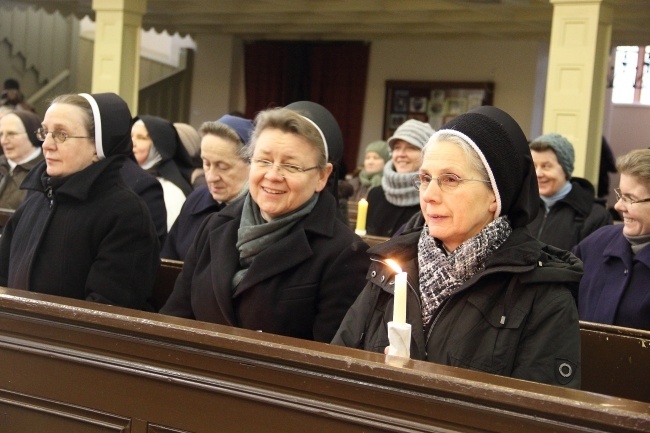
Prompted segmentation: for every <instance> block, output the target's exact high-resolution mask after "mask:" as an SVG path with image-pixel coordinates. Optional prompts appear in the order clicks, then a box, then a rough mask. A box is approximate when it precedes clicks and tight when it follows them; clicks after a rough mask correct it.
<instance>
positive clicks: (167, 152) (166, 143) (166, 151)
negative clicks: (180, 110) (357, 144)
mask: <svg viewBox="0 0 650 433" xmlns="http://www.w3.org/2000/svg"><path fill="white" fill-rule="evenodd" d="M134 120H135V121H137V120H142V122H144V125H145V126H146V127H147V132H148V133H149V136H150V137H151V140H152V141H153V145H154V146H155V148H156V150H157V151H158V153H160V156H161V158H162V160H161V161H160V163H158V164H156V166H155V167H154V170H155V172H156V173H152V174H154V175H156V176H160V177H163V178H165V179H167V180H169V181H170V182H172V183H174V184H175V185H176V186H177V187H179V188H180V189H181V191H183V193H184V194H185V195H186V196H187V195H189V194H190V193H191V192H192V186H191V176H192V171H193V170H194V166H193V165H192V159H191V158H190V155H189V153H187V150H186V149H185V146H183V144H182V143H181V140H180V138H179V136H178V132H177V131H176V128H174V125H173V124H172V123H171V122H170V121H168V120H165V119H163V118H162V117H158V116H149V115H141V116H138V117H136V118H135V119H134Z"/></svg>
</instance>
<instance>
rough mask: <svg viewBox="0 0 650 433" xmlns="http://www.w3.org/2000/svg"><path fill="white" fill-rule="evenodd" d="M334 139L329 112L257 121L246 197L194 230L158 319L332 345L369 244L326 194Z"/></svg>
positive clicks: (268, 115)
mask: <svg viewBox="0 0 650 433" xmlns="http://www.w3.org/2000/svg"><path fill="white" fill-rule="evenodd" d="M320 108H321V109H322V107H320ZM336 137H340V130H339V129H338V125H337V123H336V121H335V120H334V118H333V117H332V115H331V114H330V113H329V112H327V111H322V110H318V111H313V112H309V111H304V112H302V111H301V112H297V111H294V110H293V109H291V110H290V109H286V108H278V109H272V110H267V111H263V112H261V113H260V114H259V115H258V116H257V118H256V119H255V130H254V131H253V135H252V139H251V144H250V146H249V155H250V161H251V166H250V173H249V188H250V191H249V193H248V194H247V195H246V196H244V197H242V198H241V199H239V200H237V201H235V202H233V203H231V204H229V205H228V206H227V207H225V208H224V209H223V210H222V211H220V212H219V213H218V214H213V215H211V216H210V217H208V219H206V221H205V222H204V223H203V225H202V226H201V228H199V231H198V234H197V237H196V238H195V239H194V242H193V244H192V246H191V247H190V249H189V251H188V254H187V256H186V258H185V263H184V266H183V271H182V272H181V275H180V276H179V278H178V280H177V281H176V286H175V287H174V291H173V292H172V294H171V296H170V298H169V300H168V301H167V303H166V304H165V306H163V308H162V309H161V313H164V314H170V315H174V316H181V317H188V318H193V319H196V320H202V321H207V322H214V323H220V324H224V325H230V326H238V327H242V328H247V329H253V330H258V331H264V332H270V333H275V334H281V335H287V336H291V337H297V338H304V339H309V340H316V341H325V342H329V341H330V340H331V339H332V337H333V336H334V332H335V331H336V329H337V328H338V326H339V324H340V322H341V319H342V318H343V316H344V315H345V312H346V311H347V309H348V308H349V306H350V305H351V304H352V302H353V301H354V299H355V298H356V296H357V295H358V293H359V291H360V289H361V287H362V286H363V282H364V277H365V273H366V270H367V267H368V264H369V262H368V258H367V256H366V254H365V251H366V249H367V245H366V244H365V243H364V242H363V241H362V240H361V239H360V238H359V237H358V236H356V235H355V234H354V233H353V232H352V231H351V230H350V229H349V228H348V227H347V226H346V225H345V224H344V223H342V222H341V221H339V220H338V218H337V216H336V215H337V211H338V210H337V204H336V200H335V198H334V196H333V195H332V194H330V193H329V192H328V191H327V190H326V189H325V187H326V184H327V180H328V177H329V175H330V173H331V172H332V164H331V163H330V162H328V160H329V157H328V149H329V147H331V146H336V145H340V143H335V142H333V141H334V140H336Z"/></svg>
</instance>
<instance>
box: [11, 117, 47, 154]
mask: <svg viewBox="0 0 650 433" xmlns="http://www.w3.org/2000/svg"><path fill="white" fill-rule="evenodd" d="M11 114H15V115H16V116H18V118H19V119H20V121H21V122H23V126H24V127H25V131H26V132H27V137H28V138H29V141H31V143H32V146H34V147H41V144H43V142H42V141H41V140H39V139H38V138H36V130H37V129H38V128H40V127H41V123H42V122H41V118H40V117H38V116H37V115H36V114H34V113H32V112H31V111H22V110H21V111H14V112H12V113H11Z"/></svg>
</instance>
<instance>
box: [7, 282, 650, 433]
mask: <svg viewBox="0 0 650 433" xmlns="http://www.w3.org/2000/svg"><path fill="white" fill-rule="evenodd" d="M0 359H1V360H2V370H1V371H0V422H1V424H0V426H1V427H0V430H1V431H7V432H12V433H26V432H30V433H31V432H35V431H57V432H58V431H66V432H67V431H74V432H132V433H140V432H142V433H144V432H169V433H171V432H176V433H178V432H195V433H201V432H215V431H223V432H259V433H266V432H283V433H294V432H300V433H303V432H305V431H314V432H337V433H338V432H341V433H353V432H354V433H356V432H407V431H408V432H442V431H445V432H470V431H472V432H476V431H484V432H513V431H522V432H533V433H536V432H559V433H569V432H575V431H583V432H586V431H589V432H633V431H650V413H649V411H648V404H647V403H642V402H636V401H632V400H625V399H621V398H616V397H610V396H604V395H599V394H593V393H588V392H584V391H578V390H571V389H564V388H560V387H555V386H549V385H542V384H537V383H532V382H527V381H521V380H514V379H510V378H506V377H501V376H495V375H490V374H486V373H481V372H476V371H471V370H466V369H460V368H453V367H448V366H442V365H437V364H433V363H428V362H420V361H412V360H407V361H406V363H405V364H402V363H401V362H398V360H394V359H390V358H386V357H385V356H384V355H380V354H376V353H369V352H364V351H359V350H355V349H349V348H343V347H335V346H330V345H327V344H322V343H315V342H311V341H305V340H296V339H292V338H286V337H280V336H277V335H271V334H264V333H259V332H254V331H248V330H244V329H238V328H230V327H224V326H219V325H214V324H209V323H202V322H195V321H190V320H185V319H178V318H173V317H167V316H163V315H159V314H154V313H146V312H139V311H133V310H128V309H124V308H118V307H111V306H107V305H98V304H92V303H89V302H85V301H77V300H72V299H64V298H58V297H54V296H47V295H38V294H34V293H30V292H24V291H22V292H21V291H14V290H10V289H0ZM646 372H647V370H646Z"/></svg>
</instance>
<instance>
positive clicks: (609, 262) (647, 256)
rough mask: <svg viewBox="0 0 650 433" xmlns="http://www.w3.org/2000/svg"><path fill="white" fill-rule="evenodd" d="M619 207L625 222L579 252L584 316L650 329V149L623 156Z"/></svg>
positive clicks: (586, 243) (619, 164)
mask: <svg viewBox="0 0 650 433" xmlns="http://www.w3.org/2000/svg"><path fill="white" fill-rule="evenodd" d="M616 168H617V170H618V172H619V173H620V174H621V178H620V183H619V187H618V188H616V189H615V190H614V191H615V192H616V197H617V199H618V201H617V202H616V204H615V205H614V208H615V209H616V210H617V211H618V212H619V213H620V214H621V216H622V217H623V224H616V225H613V226H605V227H601V228H600V229H598V230H596V231H595V232H594V233H592V234H591V235H589V236H588V237H587V238H585V239H584V240H583V241H582V242H580V243H579V244H578V245H577V246H576V247H575V248H574V253H575V254H576V256H578V258H579V259H581V260H582V261H583V263H584V269H585V274H584V276H583V277H582V280H581V281H580V289H579V293H578V311H579V313H580V319H581V320H585V321H588V322H597V323H605V324H608V325H616V326H623V327H627V328H638V329H645V330H650V290H649V289H650V149H639V150H633V151H631V152H629V153H628V154H626V155H623V156H621V157H619V158H618V159H617V161H616Z"/></svg>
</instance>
